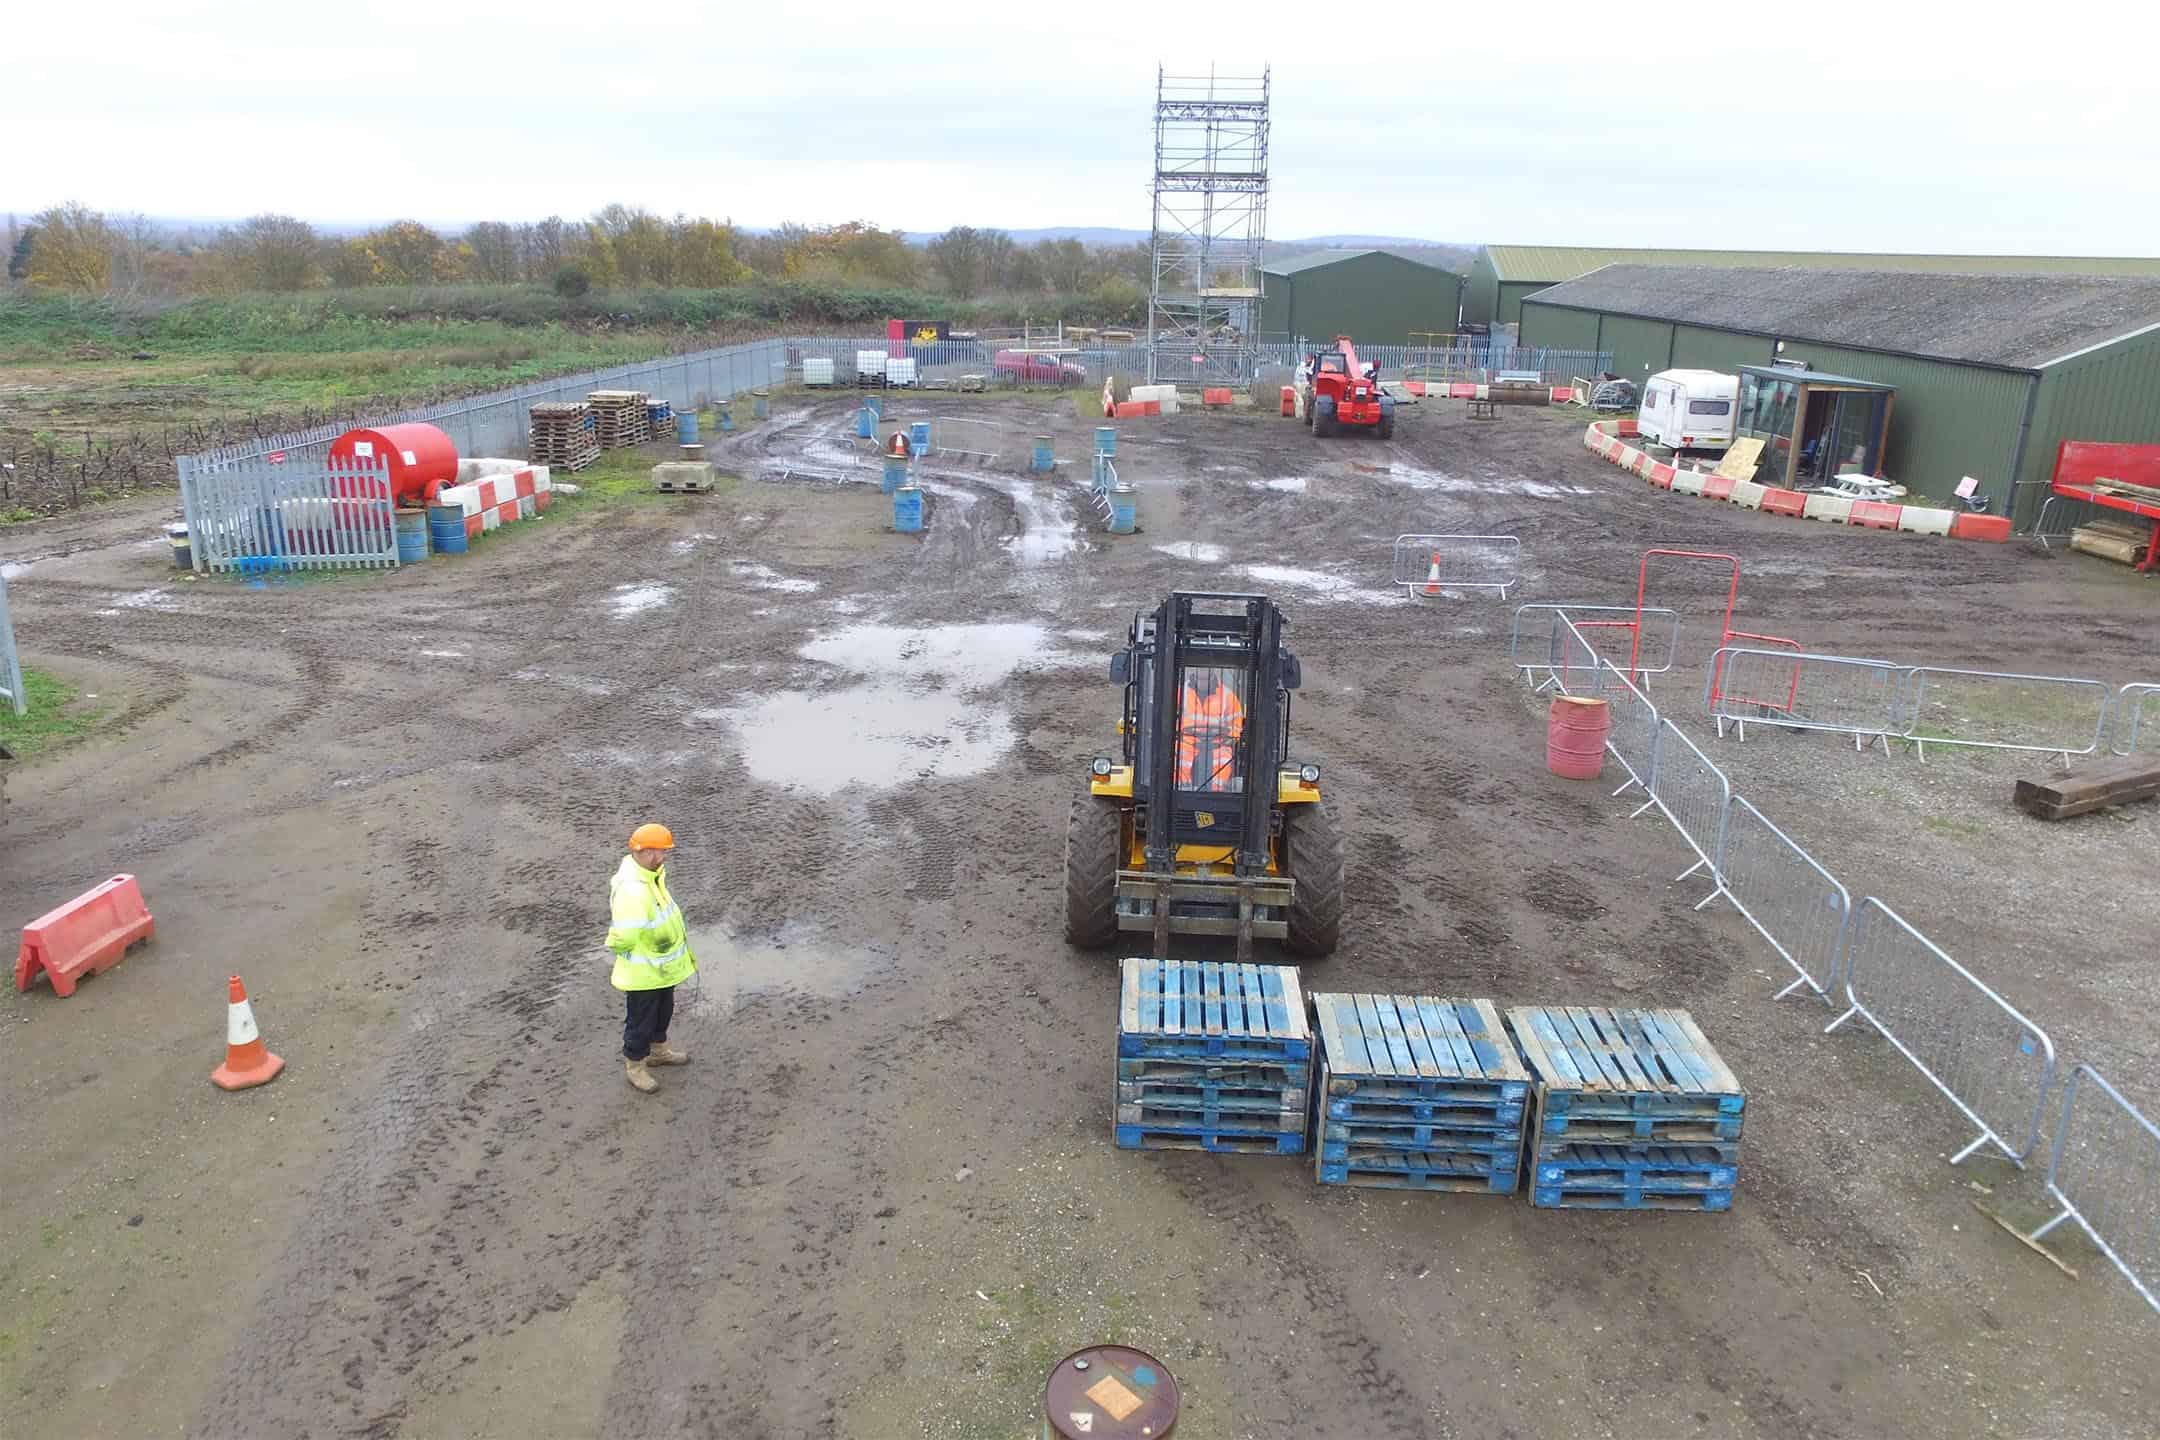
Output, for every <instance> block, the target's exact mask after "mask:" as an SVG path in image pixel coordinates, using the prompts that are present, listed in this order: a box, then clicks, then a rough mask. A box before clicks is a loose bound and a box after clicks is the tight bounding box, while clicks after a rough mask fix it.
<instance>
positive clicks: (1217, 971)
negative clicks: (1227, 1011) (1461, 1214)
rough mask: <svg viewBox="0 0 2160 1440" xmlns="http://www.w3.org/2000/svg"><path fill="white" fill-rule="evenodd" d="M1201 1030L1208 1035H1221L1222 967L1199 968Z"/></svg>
mask: <svg viewBox="0 0 2160 1440" xmlns="http://www.w3.org/2000/svg"><path fill="white" fill-rule="evenodd" d="M1200 987H1201V989H1200V993H1201V995H1202V997H1203V999H1202V1002H1201V1006H1200V1024H1201V1028H1202V1029H1203V1030H1205V1031H1206V1032H1207V1033H1208V1034H1210V1035H1220V1034H1222V1033H1223V1023H1222V966H1220V965H1216V964H1212V963H1210V964H1207V965H1203V966H1202V967H1201V968H1200Z"/></svg>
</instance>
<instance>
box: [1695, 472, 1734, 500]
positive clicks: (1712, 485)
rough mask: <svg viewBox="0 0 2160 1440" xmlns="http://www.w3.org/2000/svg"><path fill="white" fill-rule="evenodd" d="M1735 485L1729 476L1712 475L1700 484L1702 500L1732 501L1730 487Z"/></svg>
mask: <svg viewBox="0 0 2160 1440" xmlns="http://www.w3.org/2000/svg"><path fill="white" fill-rule="evenodd" d="M1737 483H1738V482H1737V481H1735V480H1734V479H1733V478H1732V477H1731V476H1729V475H1712V476H1711V477H1710V478H1709V479H1707V480H1705V481H1703V482H1702V494H1703V499H1705V500H1730V499H1732V487H1733V486H1734V485H1735V484H1737Z"/></svg>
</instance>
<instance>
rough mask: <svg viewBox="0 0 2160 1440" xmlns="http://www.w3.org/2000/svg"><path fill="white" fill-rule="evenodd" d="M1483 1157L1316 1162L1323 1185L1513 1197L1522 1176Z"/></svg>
mask: <svg viewBox="0 0 2160 1440" xmlns="http://www.w3.org/2000/svg"><path fill="white" fill-rule="evenodd" d="M1487 1158H1489V1157H1484V1156H1457V1155H1448V1154H1436V1153H1432V1152H1429V1151H1427V1152H1420V1151H1407V1152H1404V1153H1403V1154H1400V1155H1388V1156H1382V1157H1372V1158H1360V1159H1354V1160H1347V1161H1345V1160H1329V1159H1326V1158H1325V1157H1322V1158H1319V1159H1317V1160H1315V1161H1314V1163H1313V1176H1314V1178H1315V1179H1317V1180H1318V1181H1319V1182H1320V1183H1321V1184H1322V1185H1355V1186H1365V1187H1369V1188H1373V1189H1380V1190H1442V1191H1450V1192H1454V1193H1459V1194H1473V1195H1512V1194H1514V1193H1515V1190H1516V1188H1517V1186H1518V1185H1520V1183H1521V1180H1522V1176H1521V1172H1520V1171H1518V1170H1517V1169H1516V1168H1515V1167H1514V1166H1513V1165H1508V1166H1505V1167H1495V1166H1493V1165H1490V1164H1480V1163H1478V1162H1480V1161H1481V1160H1485V1159H1487Z"/></svg>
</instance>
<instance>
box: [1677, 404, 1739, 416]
mask: <svg viewBox="0 0 2160 1440" xmlns="http://www.w3.org/2000/svg"><path fill="white" fill-rule="evenodd" d="M1687 413H1688V414H1690V415H1730V414H1732V401H1730V400H1690V401H1688V407H1687Z"/></svg>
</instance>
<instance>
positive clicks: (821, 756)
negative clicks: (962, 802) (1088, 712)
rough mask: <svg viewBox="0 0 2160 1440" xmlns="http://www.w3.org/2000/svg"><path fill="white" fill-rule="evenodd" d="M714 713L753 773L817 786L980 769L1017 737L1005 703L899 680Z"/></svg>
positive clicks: (881, 783)
mask: <svg viewBox="0 0 2160 1440" xmlns="http://www.w3.org/2000/svg"><path fill="white" fill-rule="evenodd" d="M698 713H699V714H705V713H707V712H703V711H700V712H698ZM717 718H719V719H721V720H724V721H725V722H726V723H727V724H729V725H730V726H732V727H733V728H734V730H735V734H736V738H737V740H738V741H739V742H740V744H741V747H742V757H743V764H744V765H745V766H747V767H748V768H749V771H750V774H751V775H752V776H753V777H754V778H756V779H758V780H762V781H764V782H765V783H766V784H768V785H782V786H786V787H788V788H790V789H795V790H805V791H808V792H810V793H812V794H816V795H836V794H838V793H840V792H841V791H843V790H857V789H866V788H868V789H889V788H891V787H893V786H896V785H900V784H904V783H906V782H908V781H911V780H919V779H929V780H953V779H962V778H965V777H967V776H970V775H980V774H982V773H983V772H984V771H986V770H988V769H989V768H990V767H991V766H993V765H995V764H996V763H997V762H998V761H999V759H1001V758H1002V757H1003V756H1004V754H1005V752H1006V751H1008V750H1010V749H1011V748H1012V744H1013V733H1012V720H1011V717H1010V716H1009V715H1008V713H1007V712H1006V710H1005V709H1004V707H1003V706H999V705H982V704H978V703H975V702H973V701H970V700H968V699H967V698H966V697H964V696H963V695H961V694H960V693H959V692H957V691H952V690H921V691H918V690H910V689H908V688H907V687H905V686H903V685H894V684H887V685H857V686H852V687H850V688H848V689H845V690H824V691H819V692H818V693H816V694H814V695H813V694H806V693H804V692H802V691H784V692H782V693H780V694H778V695H768V696H765V697H763V698H762V699H758V700H755V701H752V702H751V703H750V704H748V705H745V706H743V707H741V708H739V709H734V710H723V711H719V712H717Z"/></svg>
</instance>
